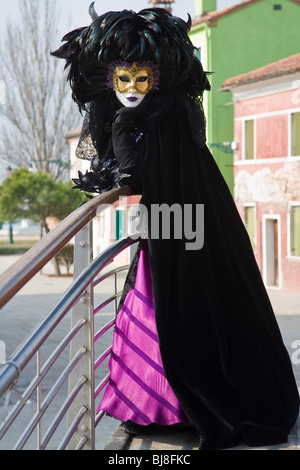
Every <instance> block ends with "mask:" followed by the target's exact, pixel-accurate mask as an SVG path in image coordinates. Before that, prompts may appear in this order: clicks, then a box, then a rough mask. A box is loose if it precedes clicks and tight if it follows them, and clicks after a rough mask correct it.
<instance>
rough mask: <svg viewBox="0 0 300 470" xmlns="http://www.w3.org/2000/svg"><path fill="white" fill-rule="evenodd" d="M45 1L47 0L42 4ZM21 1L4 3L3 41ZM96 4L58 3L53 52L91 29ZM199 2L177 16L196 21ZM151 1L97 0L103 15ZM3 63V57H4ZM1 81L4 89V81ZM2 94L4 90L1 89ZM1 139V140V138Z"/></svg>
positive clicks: (186, 3)
mask: <svg viewBox="0 0 300 470" xmlns="http://www.w3.org/2000/svg"><path fill="white" fill-rule="evenodd" d="M41 1H43V0H41ZM239 1H240V0H217V9H218V10H220V9H222V8H226V7H228V6H230V5H233V4H235V3H238V2H239ZM18 3H19V1H18V0H0V40H1V32H2V31H5V29H6V25H7V23H8V20H9V21H10V23H12V24H13V23H14V22H16V21H18V20H19V17H18ZM91 3H92V0H57V4H58V9H59V24H58V30H59V31H58V38H57V42H56V43H55V44H54V45H53V50H55V49H56V48H58V47H60V45H61V39H62V37H63V36H64V35H65V34H66V33H68V32H69V31H72V30H73V29H75V28H78V27H81V26H88V25H89V24H91V22H92V20H91V17H90V15H89V13H88V10H89V6H90V4H91ZM195 4H196V1H195V0H176V2H175V3H174V4H173V11H172V12H173V14H174V15H176V16H179V17H181V18H183V19H184V20H187V18H188V13H189V14H190V15H191V17H192V18H193V17H194V16H195ZM152 6H153V5H152V4H149V1H148V0H95V10H96V12H97V13H98V14H99V15H100V14H103V13H105V12H107V11H112V10H113V11H119V10H124V9H127V10H133V11H136V12H138V11H140V10H142V9H144V8H151V7H152ZM0 60H1V57H0ZM1 78H2V77H0V86H1V84H2V83H1V82H2V80H1ZM0 93H1V89H0ZM0 138H1V136H0ZM2 166H3V163H0V184H1V181H2V180H3V178H4V177H5V174H6V170H5V168H4V167H3V168H1V167H2Z"/></svg>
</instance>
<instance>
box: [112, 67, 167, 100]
mask: <svg viewBox="0 0 300 470" xmlns="http://www.w3.org/2000/svg"><path fill="white" fill-rule="evenodd" d="M115 65H116V66H115V67H114V70H113V76H112V85H113V88H114V90H115V93H116V96H117V98H118V100H119V101H120V102H121V103H122V104H123V105H124V106H126V107H129V108H134V107H136V106H138V105H139V104H140V103H141V102H142V101H143V99H144V98H145V96H146V95H147V93H148V92H149V91H150V90H152V89H155V90H157V89H158V87H157V86H158V81H159V71H158V68H157V67H156V66H154V64H152V63H151V65H150V64H149V63H145V64H136V63H133V64H128V63H125V64H120V65H119V64H118V65H117V64H115Z"/></svg>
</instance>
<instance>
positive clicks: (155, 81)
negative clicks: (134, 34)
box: [107, 60, 160, 91]
mask: <svg viewBox="0 0 300 470" xmlns="http://www.w3.org/2000/svg"><path fill="white" fill-rule="evenodd" d="M133 63H134V62H125V61H123V60H117V61H115V62H112V63H111V64H109V66H108V73H107V86H108V88H114V82H113V77H114V72H115V70H116V68H117V67H127V68H130V67H131V66H132V64H133ZM135 63H136V65H137V66H138V67H149V68H150V69H151V70H152V72H153V85H152V88H151V90H154V91H158V90H159V81H160V71H159V68H158V67H157V65H156V64H154V62H152V61H151V60H146V61H143V62H135Z"/></svg>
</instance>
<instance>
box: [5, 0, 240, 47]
mask: <svg viewBox="0 0 300 470" xmlns="http://www.w3.org/2000/svg"><path fill="white" fill-rule="evenodd" d="M41 1H42V0H41ZM91 2H92V0H58V6H59V10H60V24H59V30H60V35H61V37H62V36H63V35H64V34H65V33H67V32H68V31H71V30H72V29H75V28H77V27H80V26H87V25H89V24H90V23H91V18H90V16H89V13H88V9H89V5H90V4H91ZM238 2H239V0H217V9H222V8H226V7H227V6H230V5H233V4H235V3H238ZM195 3H196V1H195V0H176V2H175V3H174V4H173V14H174V15H176V16H179V17H181V18H183V19H185V20H186V19H187V14H188V13H189V14H190V15H191V17H192V18H193V17H194V16H195ZM151 6H153V5H151V4H149V2H148V0H95V10H96V12H97V13H98V14H102V13H105V12H106V11H111V10H116V11H118V10H124V9H127V10H134V11H139V10H142V9H143V8H149V7H151ZM17 9H18V0H9V1H7V0H0V35H1V30H3V27H4V26H5V23H6V22H7V20H8V18H9V19H10V20H12V21H13V20H14V16H15V14H16V11H17ZM61 37H60V38H59V42H60V39H61Z"/></svg>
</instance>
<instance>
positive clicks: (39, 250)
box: [0, 186, 132, 308]
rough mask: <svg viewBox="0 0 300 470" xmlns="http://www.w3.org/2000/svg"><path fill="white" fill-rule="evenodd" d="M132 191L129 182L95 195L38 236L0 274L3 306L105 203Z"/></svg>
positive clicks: (0, 306)
mask: <svg viewBox="0 0 300 470" xmlns="http://www.w3.org/2000/svg"><path fill="white" fill-rule="evenodd" d="M131 194H132V191H131V188H130V187H129V186H126V187H124V188H118V189H112V190H111V191H108V192H107V193H104V194H101V195H99V196H96V197H94V198H93V199H91V200H89V201H88V202H86V203H85V204H83V205H81V206H80V207H78V209H76V210H75V211H73V212H72V213H71V214H70V215H69V216H68V217H66V218H65V219H64V220H63V221H62V222H60V223H59V224H58V225H57V226H56V227H55V228H54V229H53V230H51V232H49V233H48V234H47V235H46V236H45V237H44V238H42V239H41V240H39V241H38V242H37V243H36V244H35V245H34V246H33V247H32V248H31V249H30V250H28V251H27V252H26V253H25V254H24V255H23V256H22V257H21V258H20V259H19V260H17V261H16V262H15V263H14V264H13V265H12V266H10V267H9V268H8V269H7V270H6V271H5V272H4V273H3V274H2V275H1V276H0V308H2V307H3V306H4V305H5V304H6V303H7V302H8V301H9V300H10V299H11V298H12V297H13V296H14V295H15V294H16V293H17V292H19V290H20V289H21V288H22V287H23V286H24V285H25V284H26V283H27V282H28V281H30V279H31V278H32V277H33V276H34V275H35V274H37V273H38V272H39V271H40V270H41V269H42V268H43V267H44V266H45V265H46V264H47V263H48V261H50V260H51V259H52V258H53V257H54V256H55V255H57V254H58V253H59V252H60V250H61V249H62V248H63V247H64V246H65V245H66V244H67V243H68V242H69V241H70V240H71V239H72V238H73V237H74V236H75V235H76V233H77V232H79V230H81V229H82V228H83V227H84V226H85V225H86V224H87V223H88V222H90V221H91V220H92V219H93V218H94V217H95V216H96V215H97V214H98V213H100V212H101V211H102V210H104V209H105V208H106V205H109V204H114V203H115V202H116V201H117V200H118V198H119V197H120V196H130V195H131ZM101 206H102V208H101Z"/></svg>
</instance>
